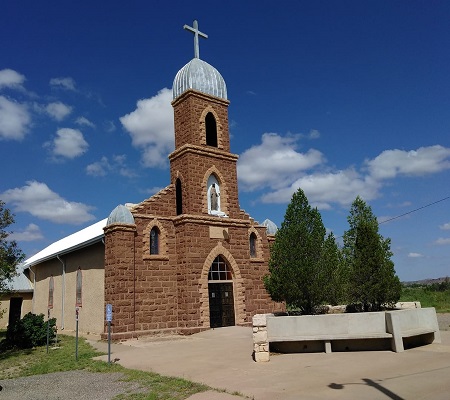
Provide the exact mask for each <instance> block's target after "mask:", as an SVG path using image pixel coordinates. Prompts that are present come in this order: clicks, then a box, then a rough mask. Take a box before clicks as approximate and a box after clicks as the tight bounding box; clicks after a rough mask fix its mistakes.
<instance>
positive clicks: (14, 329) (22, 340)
mask: <svg viewBox="0 0 450 400" xmlns="http://www.w3.org/2000/svg"><path fill="white" fill-rule="evenodd" d="M48 323H49V325H50V326H49V339H50V340H52V339H54V337H55V325H56V318H51V319H50V320H49V321H48ZM6 342H7V345H8V347H18V348H21V349H30V348H33V347H37V346H43V345H45V344H46V343H47V321H44V314H39V315H36V314H32V313H28V314H26V315H25V316H24V317H23V318H22V319H21V320H19V321H17V322H16V323H14V324H11V325H10V326H8V329H7V331H6Z"/></svg>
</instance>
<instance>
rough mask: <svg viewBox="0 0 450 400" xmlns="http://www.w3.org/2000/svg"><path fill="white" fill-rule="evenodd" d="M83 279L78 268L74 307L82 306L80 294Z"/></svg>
mask: <svg viewBox="0 0 450 400" xmlns="http://www.w3.org/2000/svg"><path fill="white" fill-rule="evenodd" d="M82 279H83V277H82V274H81V268H79V267H78V270H77V288H76V292H77V294H76V300H75V306H76V307H81V306H82V305H83V303H82V298H81V294H82V287H83V280H82Z"/></svg>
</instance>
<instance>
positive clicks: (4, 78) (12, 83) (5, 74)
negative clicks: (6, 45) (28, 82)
mask: <svg viewBox="0 0 450 400" xmlns="http://www.w3.org/2000/svg"><path fill="white" fill-rule="evenodd" d="M24 82H25V76H24V75H22V74H19V73H18V72H16V71H14V70H12V69H8V68H6V69H2V70H0V89H3V88H12V89H21V90H23V86H22V84H23V83H24Z"/></svg>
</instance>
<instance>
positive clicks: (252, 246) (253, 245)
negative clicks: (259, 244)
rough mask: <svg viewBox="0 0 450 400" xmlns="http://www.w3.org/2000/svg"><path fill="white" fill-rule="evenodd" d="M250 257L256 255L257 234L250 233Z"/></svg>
mask: <svg viewBox="0 0 450 400" xmlns="http://www.w3.org/2000/svg"><path fill="white" fill-rule="evenodd" d="M250 257H256V234H255V232H252V233H251V234H250Z"/></svg>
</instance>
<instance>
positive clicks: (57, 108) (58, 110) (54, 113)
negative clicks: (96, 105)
mask: <svg viewBox="0 0 450 400" xmlns="http://www.w3.org/2000/svg"><path fill="white" fill-rule="evenodd" d="M45 111H46V112H47V114H48V115H50V116H51V117H52V118H54V119H56V120H57V121H62V120H63V119H64V118H66V117H67V116H68V115H69V114H70V113H71V112H72V107H70V106H68V105H66V104H64V103H61V102H60V101H57V102H54V103H50V104H48V105H47V106H46V107H45Z"/></svg>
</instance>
